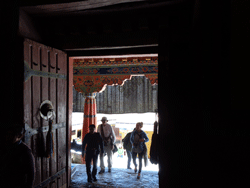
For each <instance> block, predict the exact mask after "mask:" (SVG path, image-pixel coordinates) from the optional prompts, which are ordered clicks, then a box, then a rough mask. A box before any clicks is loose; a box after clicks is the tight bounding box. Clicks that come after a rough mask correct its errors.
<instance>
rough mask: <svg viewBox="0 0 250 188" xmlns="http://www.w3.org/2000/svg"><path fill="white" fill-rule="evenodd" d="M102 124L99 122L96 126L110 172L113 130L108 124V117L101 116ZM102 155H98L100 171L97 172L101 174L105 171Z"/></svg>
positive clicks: (113, 140) (113, 139)
mask: <svg viewBox="0 0 250 188" xmlns="http://www.w3.org/2000/svg"><path fill="white" fill-rule="evenodd" d="M101 121H102V124H100V125H99V126H98V128H97V132H99V133H100V134H101V136H102V139H103V142H104V153H107V155H108V172H111V167H112V150H113V148H114V144H115V140H116V137H115V133H114V130H113V129H112V127H111V125H110V124H108V123H107V122H108V119H107V117H102V119H101ZM103 158H104V155H103V154H101V155H100V166H101V171H100V172H99V174H102V173H104V172H105V166H104V161H103Z"/></svg>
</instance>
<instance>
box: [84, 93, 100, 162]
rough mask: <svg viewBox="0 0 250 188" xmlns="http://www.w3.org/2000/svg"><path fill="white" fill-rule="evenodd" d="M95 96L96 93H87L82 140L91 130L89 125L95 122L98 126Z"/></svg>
mask: <svg viewBox="0 0 250 188" xmlns="http://www.w3.org/2000/svg"><path fill="white" fill-rule="evenodd" d="M95 96H96V93H88V94H85V103H84V116H83V127H82V140H83V138H84V136H85V135H86V134H87V133H88V132H89V125H91V124H94V125H96V126H97V118H96V99H95ZM85 151H86V150H85ZM82 162H83V163H84V164H85V159H82Z"/></svg>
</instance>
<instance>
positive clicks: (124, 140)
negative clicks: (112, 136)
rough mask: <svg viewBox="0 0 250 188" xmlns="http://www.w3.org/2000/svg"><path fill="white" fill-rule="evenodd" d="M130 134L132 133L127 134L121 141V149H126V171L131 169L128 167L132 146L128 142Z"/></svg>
mask: <svg viewBox="0 0 250 188" xmlns="http://www.w3.org/2000/svg"><path fill="white" fill-rule="evenodd" d="M134 130H135V129H134ZM131 133H132V132H129V133H128V134H127V135H126V136H125V137H124V138H123V139H122V142H123V147H124V149H126V152H127V156H128V164H127V169H131V167H130V163H131V158H132V144H131V142H130V137H131Z"/></svg>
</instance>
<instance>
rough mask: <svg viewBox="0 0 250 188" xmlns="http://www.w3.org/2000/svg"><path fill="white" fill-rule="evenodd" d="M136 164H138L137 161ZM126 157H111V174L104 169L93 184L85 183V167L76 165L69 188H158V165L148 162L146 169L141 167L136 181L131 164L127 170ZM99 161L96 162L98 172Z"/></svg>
mask: <svg viewBox="0 0 250 188" xmlns="http://www.w3.org/2000/svg"><path fill="white" fill-rule="evenodd" d="M104 162H105V165H107V158H106V157H105V158H104ZM137 164H139V162H138V159H137ZM126 167H127V157H126V156H125V157H123V158H120V157H119V158H118V157H117V155H116V154H115V155H113V167H112V172H111V173H109V172H108V168H107V167H106V169H105V173H104V174H100V175H99V174H98V173H97V179H98V181H97V182H95V183H88V182H87V174H86V167H85V165H84V164H77V165H76V166H75V170H76V171H75V174H74V175H73V177H72V180H71V186H70V187H71V188H81V187H120V188H123V187H124V188H125V187H129V188H138V187H143V188H147V187H150V188H158V187H159V179H158V165H153V164H151V163H150V161H149V165H148V166H147V167H145V166H144V163H143V167H142V173H141V178H140V179H137V173H135V172H134V170H133V169H134V165H133V164H131V167H132V169H130V170H129V169H127V168H126ZM99 171H100V167H99V160H98V170H97V172H99Z"/></svg>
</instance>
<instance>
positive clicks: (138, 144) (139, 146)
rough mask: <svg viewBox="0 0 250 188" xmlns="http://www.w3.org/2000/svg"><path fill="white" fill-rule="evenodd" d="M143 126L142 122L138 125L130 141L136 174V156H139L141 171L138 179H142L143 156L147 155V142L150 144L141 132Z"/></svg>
mask: <svg viewBox="0 0 250 188" xmlns="http://www.w3.org/2000/svg"><path fill="white" fill-rule="evenodd" d="M142 126H143V123H142V122H139V123H137V124H136V130H134V131H133V132H132V133H131V137H130V141H131V144H132V157H133V163H134V165H135V173H136V172H137V164H136V156H137V154H138V155H139V171H138V176H137V178H138V179H140V175H141V169H142V156H143V155H144V153H145V150H146V148H145V144H144V143H145V142H148V141H149V139H148V136H147V134H146V133H145V132H144V131H143V130H141V128H142Z"/></svg>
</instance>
